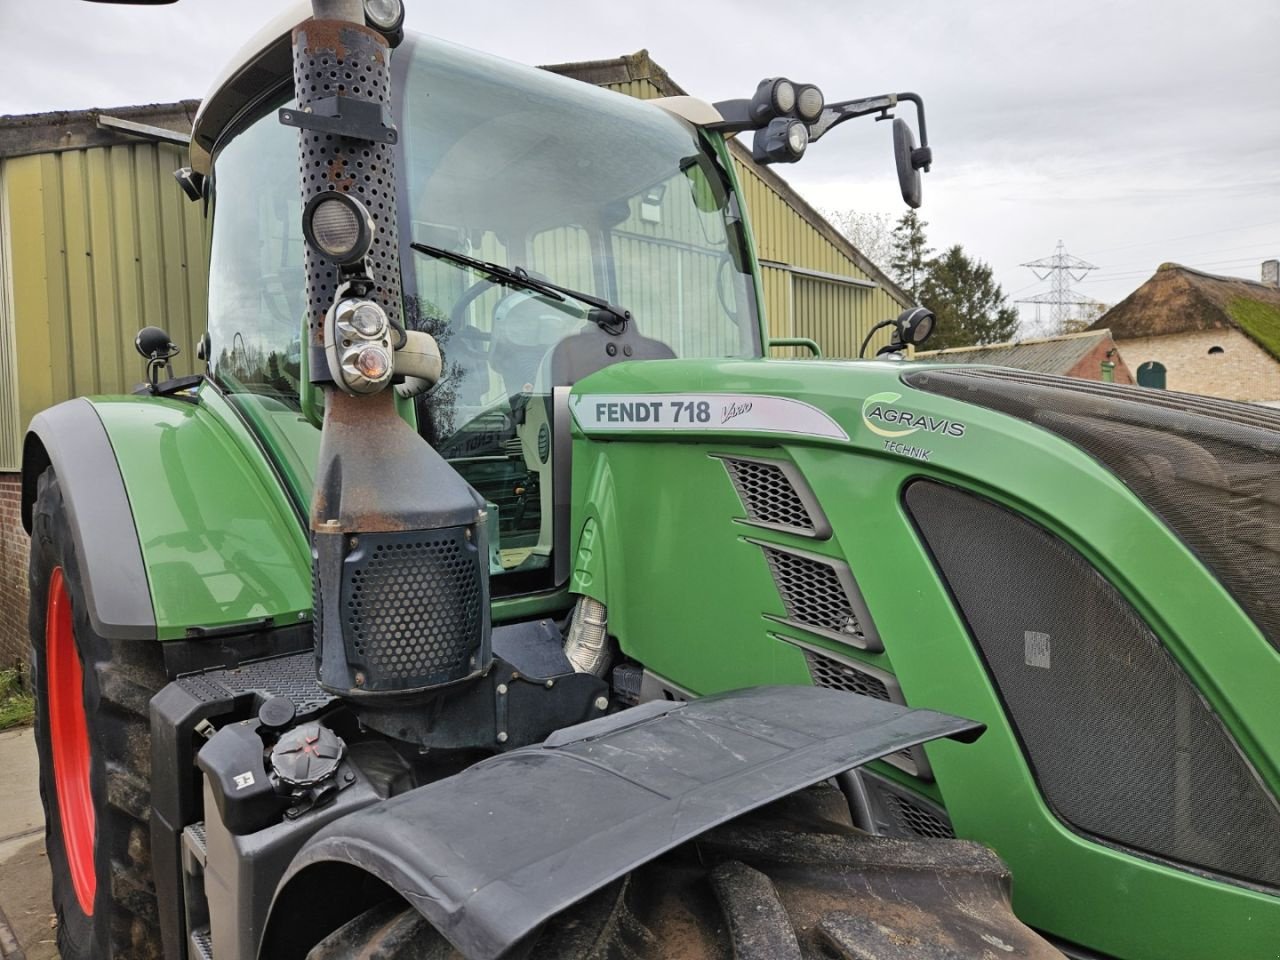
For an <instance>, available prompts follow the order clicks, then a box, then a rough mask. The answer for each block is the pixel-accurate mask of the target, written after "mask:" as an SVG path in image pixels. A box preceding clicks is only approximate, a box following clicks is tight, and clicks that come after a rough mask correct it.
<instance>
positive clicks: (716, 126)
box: [705, 100, 760, 134]
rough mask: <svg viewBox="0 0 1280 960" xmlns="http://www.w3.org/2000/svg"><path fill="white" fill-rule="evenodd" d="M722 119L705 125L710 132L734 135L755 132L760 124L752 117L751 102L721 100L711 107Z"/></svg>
mask: <svg viewBox="0 0 1280 960" xmlns="http://www.w3.org/2000/svg"><path fill="white" fill-rule="evenodd" d="M711 106H712V107H713V108H714V109H715V110H716V111H717V112H718V113H719V114H720V117H721V119H719V120H717V121H715V122H714V123H708V124H705V126H706V128H707V129H708V130H715V131H717V132H719V133H725V134H733V133H739V132H741V131H743V130H755V129H757V128H758V127H759V126H760V124H759V123H757V122H756V121H755V120H753V119H752V117H751V101H750V100H719V101H717V102H716V103H713V104H712V105H711Z"/></svg>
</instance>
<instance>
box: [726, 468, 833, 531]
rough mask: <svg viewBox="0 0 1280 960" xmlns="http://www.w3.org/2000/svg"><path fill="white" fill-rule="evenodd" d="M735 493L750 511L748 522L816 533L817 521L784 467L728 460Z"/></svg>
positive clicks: (748, 511)
mask: <svg viewBox="0 0 1280 960" xmlns="http://www.w3.org/2000/svg"><path fill="white" fill-rule="evenodd" d="M724 468H725V469H726V470H728V471H729V478H730V479H731V480H732V481H733V486H734V489H736V490H737V491H738V496H739V497H741V498H742V505H743V506H744V507H746V508H747V518H748V519H749V520H753V521H754V522H756V523H764V524H769V525H772V526H780V527H795V528H796V529H798V530H803V531H805V532H807V533H814V532H816V529H817V528H816V527H815V525H814V522H813V518H812V517H811V516H810V515H809V511H808V509H807V508H806V507H805V505H804V501H803V500H802V499H801V498H800V494H799V493H797V492H796V488H795V486H794V485H793V484H792V483H791V481H790V479H788V477H787V475H786V473H785V472H784V471H783V469H782V467H781V466H779V465H778V464H776V463H764V462H762V461H759V460H739V459H737V458H735V457H725V458H724Z"/></svg>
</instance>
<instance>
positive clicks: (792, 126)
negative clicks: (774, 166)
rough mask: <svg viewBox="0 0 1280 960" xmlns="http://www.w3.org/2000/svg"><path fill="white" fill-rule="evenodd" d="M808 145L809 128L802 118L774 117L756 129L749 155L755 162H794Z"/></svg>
mask: <svg viewBox="0 0 1280 960" xmlns="http://www.w3.org/2000/svg"><path fill="white" fill-rule="evenodd" d="M807 146H809V128H808V126H806V125H805V123H804V121H802V120H793V119H791V118H790V117H775V118H774V119H773V120H770V121H769V125H768V126H767V127H765V128H764V129H763V130H757V131H756V136H755V140H754V142H753V143H752V146H751V157H752V159H753V160H755V161H756V162H757V163H795V162H796V161H797V160H799V159H800V158H801V157H803V156H804V151H805V147H807Z"/></svg>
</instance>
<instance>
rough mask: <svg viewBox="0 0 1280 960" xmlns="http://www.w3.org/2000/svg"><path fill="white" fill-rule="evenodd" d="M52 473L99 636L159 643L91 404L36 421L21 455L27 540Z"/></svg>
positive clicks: (111, 453)
mask: <svg viewBox="0 0 1280 960" xmlns="http://www.w3.org/2000/svg"><path fill="white" fill-rule="evenodd" d="M50 466H52V467H53V470H54V472H55V473H56V474H57V475H58V484H59V485H60V486H61V487H62V497H63V502H64V503H65V504H66V508H67V513H68V515H69V517H70V521H71V531H72V536H74V537H75V541H76V543H75V547H76V555H77V556H78V557H79V558H80V576H81V579H82V582H83V587H84V598H85V604H86V605H87V606H88V608H89V610H88V613H89V622H90V623H91V624H92V625H93V629H94V632H96V633H97V634H98V636H100V637H106V638H108V639H112V640H153V639H155V636H156V618H155V611H154V609H153V608H152V604H151V589H150V587H149V586H148V582H147V571H146V568H145V567H144V566H143V562H142V547H141V546H140V545H139V543H138V532H137V530H136V529H135V527H134V524H133V509H132V507H130V505H129V497H128V494H127V493H126V492H125V488H124V480H123V479H122V478H121V476H120V467H119V465H118V464H117V463H116V454H115V450H114V449H113V448H112V446H111V439H110V438H109V437H108V436H107V429H106V427H104V426H103V425H102V420H101V418H100V417H99V416H98V412H97V410H95V409H94V407H93V404H92V403H91V402H90V401H88V400H86V399H84V398H77V399H75V400H68V401H66V402H65V403H60V404H58V405H57V406H54V407H50V408H49V409H48V410H45V411H43V412H42V413H39V414H37V415H36V416H35V417H34V418H33V419H32V421H31V426H30V427H29V428H28V431H27V437H26V442H25V444H24V445H23V452H22V525H23V526H24V527H25V528H26V531H27V532H28V533H30V532H31V510H32V508H33V507H34V505H35V499H36V483H37V481H38V480H39V479H40V474H41V473H43V472H44V470H45V468H46V467H50Z"/></svg>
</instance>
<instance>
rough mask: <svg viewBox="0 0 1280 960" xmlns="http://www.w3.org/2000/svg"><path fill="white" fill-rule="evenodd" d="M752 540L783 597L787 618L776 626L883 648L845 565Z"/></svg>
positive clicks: (875, 649)
mask: <svg viewBox="0 0 1280 960" xmlns="http://www.w3.org/2000/svg"><path fill="white" fill-rule="evenodd" d="M751 542H752V543H755V544H756V545H757V546H759V547H760V549H761V550H763V551H764V555H765V559H766V560H767V561H768V563H769V572H770V573H772V574H773V581H774V583H775V584H776V585H777V588H778V594H779V595H780V596H781V597H782V605H783V607H784V608H785V609H786V611H787V616H786V619H785V620H783V621H781V622H784V623H791V624H794V625H796V626H799V627H803V628H804V629H806V630H809V631H812V632H814V633H817V634H821V635H822V636H826V637H830V638H831V639H833V640H838V641H839V642H841V643H847V644H850V645H851V646H854V647H858V648H859V649H861V650H871V651H873V652H876V653H878V652H880V651H881V650H883V649H884V647H883V646H882V645H881V643H880V637H879V635H878V634H877V633H876V629H875V626H874V624H872V622H871V614H870V613H868V612H867V607H866V604H865V603H864V602H863V600H862V594H861V592H860V591H859V590H858V587H857V584H856V583H854V580H853V574H852V573H850V571H849V567H848V564H846V563H844V562H843V561H841V560H835V559H832V558H831V557H823V556H819V555H817V554H813V553H807V552H805V551H803V550H794V549H792V548H790V547H780V546H778V545H777V544H771V543H761V542H760V541H758V540H753V541H751ZM773 619H778V618H776V617H774V618H773Z"/></svg>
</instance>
